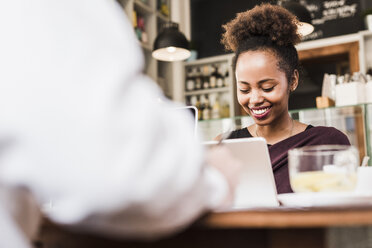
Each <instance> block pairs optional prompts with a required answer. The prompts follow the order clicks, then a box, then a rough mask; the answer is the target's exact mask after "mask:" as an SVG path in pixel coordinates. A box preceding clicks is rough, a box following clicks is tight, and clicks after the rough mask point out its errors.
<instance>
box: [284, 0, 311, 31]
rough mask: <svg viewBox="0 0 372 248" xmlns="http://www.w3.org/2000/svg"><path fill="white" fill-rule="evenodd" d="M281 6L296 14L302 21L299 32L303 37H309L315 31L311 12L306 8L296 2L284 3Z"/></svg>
mask: <svg viewBox="0 0 372 248" xmlns="http://www.w3.org/2000/svg"><path fill="white" fill-rule="evenodd" d="M281 6H282V7H284V8H285V9H287V10H288V11H289V12H291V13H292V14H294V15H295V16H296V17H297V19H298V20H299V21H300V25H299V27H298V30H299V32H300V34H301V35H302V36H305V35H308V34H310V33H312V32H313V31H314V26H313V25H312V24H311V20H312V18H311V15H310V12H309V11H308V10H307V9H306V7H305V6H303V5H302V4H300V3H298V2H294V1H286V2H282V3H281Z"/></svg>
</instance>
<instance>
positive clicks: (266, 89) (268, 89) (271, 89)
mask: <svg viewBox="0 0 372 248" xmlns="http://www.w3.org/2000/svg"><path fill="white" fill-rule="evenodd" d="M262 90H263V91H264V92H270V91H273V90H274V86H273V87H270V88H262Z"/></svg>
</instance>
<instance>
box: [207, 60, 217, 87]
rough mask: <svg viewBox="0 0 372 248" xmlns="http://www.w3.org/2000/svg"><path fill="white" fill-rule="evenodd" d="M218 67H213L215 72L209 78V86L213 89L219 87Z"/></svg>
mask: <svg viewBox="0 0 372 248" xmlns="http://www.w3.org/2000/svg"><path fill="white" fill-rule="evenodd" d="M217 75H218V73H217V66H216V65H213V72H212V74H211V77H210V78H209V86H210V87H211V88H216V87H217Z"/></svg>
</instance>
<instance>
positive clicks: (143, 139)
mask: <svg viewBox="0 0 372 248" xmlns="http://www.w3.org/2000/svg"><path fill="white" fill-rule="evenodd" d="M0 30H2V31H1V32H2V38H1V39H0V66H1V67H0V68H1V72H0V85H1V86H0V148H1V149H0V180H1V182H2V183H4V184H7V185H25V186H27V187H28V188H29V189H30V190H31V192H32V193H33V194H34V195H35V196H36V198H37V200H38V202H39V203H40V204H44V203H47V202H49V201H50V200H52V202H53V206H54V207H53V208H52V209H50V211H49V212H48V213H49V217H50V218H51V219H52V220H54V221H56V222H58V223H62V224H66V225H72V226H74V227H79V228H82V229H86V230H89V231H94V232H100V233H106V234H108V235H117V236H120V237H127V236H129V237H136V236H139V237H148V236H150V237H156V236H159V235H164V234H168V233H171V232H174V231H177V230H179V229H180V228H182V227H184V226H185V225H187V224H189V223H190V222H192V221H194V220H195V219H196V218H197V217H198V216H199V215H200V214H201V213H202V212H204V211H206V210H208V209H212V208H214V207H216V206H218V205H219V204H220V203H221V201H222V200H223V199H224V198H225V195H226V193H227V183H226V181H225V179H224V178H223V177H222V176H221V175H220V174H219V173H218V172H217V171H216V170H214V169H212V168H204V167H203V151H202V147H201V145H200V143H199V140H197V139H195V138H194V136H193V135H192V132H193V125H192V121H191V118H189V117H188V116H185V115H184V114H182V113H180V112H177V111H170V110H169V109H170V108H173V107H174V105H173V104H172V103H171V102H169V101H167V100H166V99H164V97H163V96H162V93H161V91H160V90H159V88H158V87H157V86H156V84H155V83H154V82H152V81H151V80H150V79H149V78H147V77H146V76H144V75H143V74H142V73H141V71H142V69H143V57H142V54H141V51H140V48H139V46H138V44H137V42H136V38H135V36H134V32H133V28H132V27H131V25H130V24H129V22H128V21H127V20H126V17H125V14H124V12H123V11H122V10H121V8H120V7H119V5H118V4H117V3H116V2H114V1H109V0H63V1H60V0H33V1H29V0H12V1H3V2H1V4H0ZM159 97H160V98H162V100H163V103H162V104H159V102H158V98H159ZM0 240H1V239H0Z"/></svg>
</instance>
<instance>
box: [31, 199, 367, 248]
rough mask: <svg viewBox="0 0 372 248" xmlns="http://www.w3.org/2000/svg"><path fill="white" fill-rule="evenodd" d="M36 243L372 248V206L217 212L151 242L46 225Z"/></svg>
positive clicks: (51, 246) (50, 247)
mask: <svg viewBox="0 0 372 248" xmlns="http://www.w3.org/2000/svg"><path fill="white" fill-rule="evenodd" d="M36 244H37V246H39V247H43V248H65V247H66V248H67V247H68V248H77V247H90V248H98V247H110V248H116V247H136V248H144V247H155V248H156V247H177V248H183V247H185V248H186V247H213V248H222V247H228V248H233V247H239V248H240V247H250V248H255V247H265V248H287V247H301V248H315V247H316V248H336V247H337V248H347V247H353V248H358V247H361V248H362V247H363V248H364V247H372V206H368V207H367V206H364V207H363V206H361V207H352V208H348V207H332V208H331V207H326V208H325V207H323V208H312V207H311V208H288V207H277V208H260V209H244V210H243V209H242V210H236V211H228V212H214V213H210V214H208V215H206V216H204V217H203V218H201V219H200V220H199V221H197V222H196V223H195V224H194V225H192V226H191V227H189V228H188V229H187V230H184V231H183V232H181V233H179V234H176V235H173V236H171V237H168V238H165V239H161V240H156V241H147V242H143V241H134V240H124V239H123V240H121V239H110V238H105V237H100V236H98V235H92V234H84V233H77V232H73V231H71V230H66V229H64V228H63V227H60V226H58V225H55V224H53V223H50V222H49V221H45V222H44V225H43V226H42V228H41V230H40V234H39V237H38V239H37V241H36Z"/></svg>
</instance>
